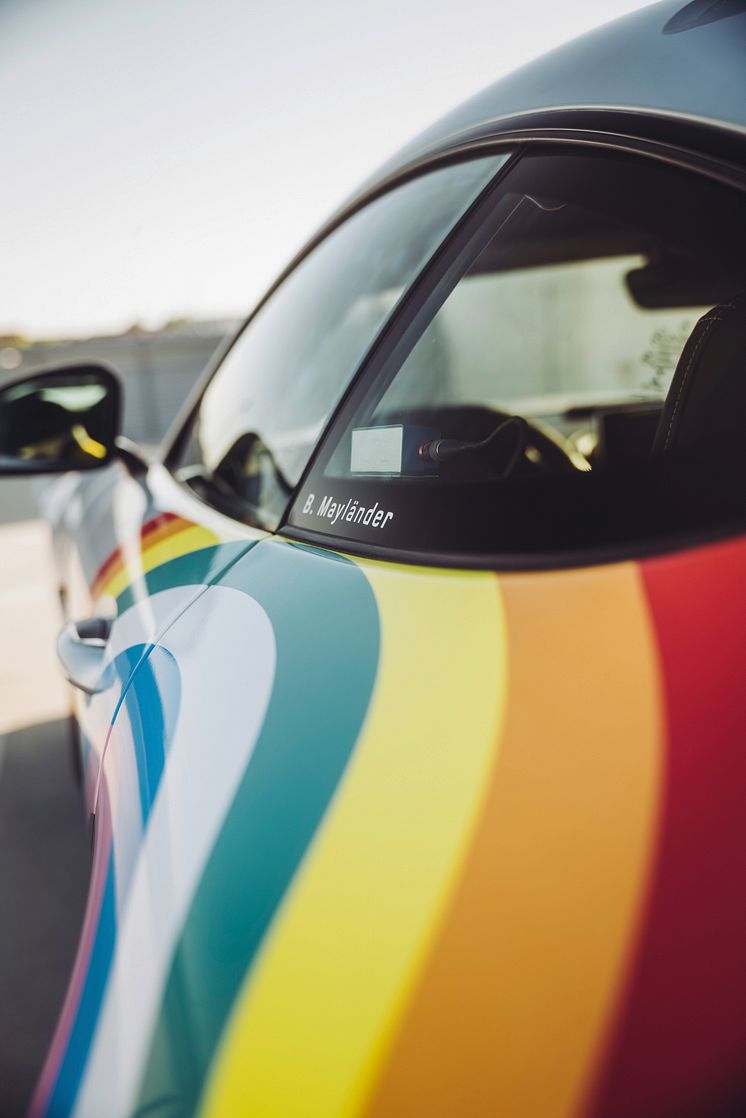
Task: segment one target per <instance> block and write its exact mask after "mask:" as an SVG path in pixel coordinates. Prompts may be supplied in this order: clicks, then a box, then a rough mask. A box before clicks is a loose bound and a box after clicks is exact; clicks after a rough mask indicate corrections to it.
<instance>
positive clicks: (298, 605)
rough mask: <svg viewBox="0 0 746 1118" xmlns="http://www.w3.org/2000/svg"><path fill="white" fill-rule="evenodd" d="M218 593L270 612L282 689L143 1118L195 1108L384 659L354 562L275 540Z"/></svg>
mask: <svg viewBox="0 0 746 1118" xmlns="http://www.w3.org/2000/svg"><path fill="white" fill-rule="evenodd" d="M221 585H224V586H232V587H234V588H236V589H240V590H243V591H245V592H246V593H248V594H250V595H251V596H252V597H253V598H254V599H255V600H256V601H257V602H259V603H260V605H261V606H262V607H263V608H264V610H265V611H266V613H267V614H268V616H269V618H270V621H271V623H272V627H273V630H274V634H275V640H276V647H277V662H276V675H275V684H274V687H273V691H272V695H271V698H270V702H269V706H268V709H267V714H266V718H265V721H264V724H263V726H262V729H261V731H260V735H259V738H258V740H257V743H256V746H255V749H254V752H253V754H252V757H251V760H250V762H249V765H248V767H247V769H246V772H245V774H244V776H243V779H242V781H241V784H240V785H239V787H238V790H237V792H236V796H235V799H234V802H233V804H232V806H231V809H230V811H229V813H228V815H227V817H226V820H225V824H224V826H223V829H222V831H221V833H220V835H219V837H218V839H217V841H216V844H215V847H214V849H213V852H212V855H211V857H210V860H209V862H208V864H207V866H206V868H205V872H204V874H203V877H202V879H201V881H200V884H199V886H198V889H197V892H196V894H195V897H194V899H193V902H192V906H191V909H190V911H189V915H188V917H187V920H186V923H185V926H184V930H183V934H182V938H181V940H180V942H179V944H178V946H177V949H176V952H175V955H174V958H173V961H172V965H171V968H170V972H169V975H168V979H167V984H166V989H165V994H164V998H163V1003H162V1006H161V1012H160V1016H159V1019H158V1021H157V1024H156V1027H155V1031H154V1036H153V1038H152V1045H151V1049H150V1056H149V1061H148V1064H147V1067H146V1069H145V1072H144V1075H143V1079H142V1083H141V1088H140V1094H139V1099H138V1102H137V1107H136V1113H137V1114H138V1115H145V1114H146V1113H151V1114H152V1113H155V1112H157V1113H159V1114H163V1115H169V1116H173V1118H175V1116H177V1115H179V1116H181V1115H190V1114H192V1113H193V1112H194V1110H195V1108H196V1106H197V1104H198V1102H199V1097H200V1093H201V1090H202V1086H203V1082H204V1080H205V1076H206V1074H207V1071H208V1068H209V1065H210V1061H211V1059H212V1056H213V1053H214V1051H215V1047H216V1044H217V1042H218V1040H219V1037H220V1033H221V1030H222V1029H223V1026H224V1023H225V1021H226V1018H227V1016H228V1014H229V1012H230V1009H231V1006H232V1004H233V1001H234V999H235V997H236V994H237V993H238V990H239V988H240V986H241V983H242V981H243V978H244V976H245V974H246V972H247V970H248V968H249V967H250V966H251V964H252V961H253V960H254V958H255V956H256V952H257V950H258V948H259V946H260V944H261V942H262V939H263V937H264V935H265V933H266V931H267V928H268V927H269V925H270V922H271V921H272V918H273V916H274V915H275V912H276V911H277V907H278V905H279V903H280V901H281V900H282V897H283V896H284V894H285V893H286V891H287V888H288V886H289V884H290V882H291V881H292V878H293V876H294V874H295V873H296V871H297V869H298V866H299V864H300V862H301V860H302V858H303V856H304V854H305V852H306V850H307V848H308V846H309V843H310V842H311V841H312V839H313V836H314V834H315V832H316V830H317V828H318V826H319V823H320V821H321V819H322V818H323V816H324V813H325V812H326V810H327V808H328V806H329V802H330V800H331V798H332V796H333V794H334V792H335V789H336V788H337V785H338V783H339V780H340V778H341V776H342V774H343V772H344V769H345V766H346V765H347V762H348V760H349V757H350V754H351V752H352V749H353V747H354V744H355V741H356V740H357V737H358V734H359V732H360V728H361V725H362V722H363V719H364V717H365V712H366V710H367V707H368V702H369V699H370V695H371V692H372V689H373V684H374V681H375V674H376V669H377V664H378V654H379V623H378V612H377V608H376V604H375V599H374V596H373V592H372V590H371V588H370V586H369V584H368V582H367V580H366V579H365V576H364V575H363V574H362V572H361V571H360V569H359V568H358V567H356V566H355V565H353V564H352V563H349V562H348V561H347V560H344V559H341V558H339V557H337V556H333V555H330V554H329V553H324V552H320V551H319V552H317V551H312V550H311V549H305V548H299V547H294V546H290V545H288V544H282V543H278V542H267V543H262V544H260V545H259V546H258V547H256V548H255V549H254V550H253V551H252V552H251V554H250V555H249V556H247V558H246V559H245V560H244V561H243V562H241V563H238V564H236V565H235V566H234V567H233V568H232V569H231V570H230V572H229V573H228V574H227V576H226V577H225V578H223V579H222V580H221ZM205 748H206V749H209V742H205Z"/></svg>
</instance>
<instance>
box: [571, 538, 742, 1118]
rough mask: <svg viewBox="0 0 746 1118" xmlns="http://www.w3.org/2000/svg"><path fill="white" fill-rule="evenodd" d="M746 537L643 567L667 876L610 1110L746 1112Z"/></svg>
mask: <svg viewBox="0 0 746 1118" xmlns="http://www.w3.org/2000/svg"><path fill="white" fill-rule="evenodd" d="M745 567H746V541H744V540H735V541H732V542H730V543H727V544H720V545H718V546H714V547H709V548H703V549H701V550H700V551H690V552H684V553H681V554H678V555H671V556H666V557H662V558H659V559H651V560H648V561H646V562H645V563H642V564H641V568H642V574H643V579H644V584H645V590H646V593H647V596H648V599H649V602H650V609H651V614H652V618H653V621H654V624H655V630H656V635H657V640H658V644H659V648H660V656H661V663H662V670H663V683H664V687H665V695H666V708H667V712H668V718H667V734H668V748H667V753H666V767H665V784H664V793H665V798H664V801H663V804H662V812H661V824H660V834H659V840H658V843H657V847H656V859H655V868H654V877H653V881H652V887H651V891H650V897H649V903H648V906H647V910H646V913H645V920H644V923H643V926H642V929H641V935H640V937H639V943H638V948H637V951H636V955H635V960H634V967H633V968H632V970H631V974H630V980H629V984H628V988H627V991H626V997H625V999H624V1001H623V1003H622V1006H621V1009H620V1013H619V1019H618V1022H617V1029H616V1031H615V1034H614V1037H613V1041H614V1043H613V1046H612V1047H611V1049H610V1052H609V1057H608V1061H607V1066H606V1068H605V1074H604V1075H603V1077H602V1079H601V1082H600V1084H599V1089H598V1091H597V1093H596V1095H595V1098H594V1100H593V1106H592V1107H591V1109H590V1111H589V1113H592V1114H593V1115H597V1116H598V1118H627V1116H628V1115H630V1114H634V1115H636V1116H639V1118H652V1116H655V1118H657V1115H659V1114H675V1115H676V1116H677V1118H699V1116H700V1115H703V1114H706V1115H708V1116H712V1118H716V1116H717V1118H721V1116H722V1118H726V1116H727V1118H735V1116H736V1115H741V1114H746V1062H745V1059H744V1053H746V950H745V948H744V945H745V944H746V888H744V883H745V881H746V749H745V748H744V746H745V745H746V703H745V702H744V666H745V665H746V594H744V577H743V576H744V568H745Z"/></svg>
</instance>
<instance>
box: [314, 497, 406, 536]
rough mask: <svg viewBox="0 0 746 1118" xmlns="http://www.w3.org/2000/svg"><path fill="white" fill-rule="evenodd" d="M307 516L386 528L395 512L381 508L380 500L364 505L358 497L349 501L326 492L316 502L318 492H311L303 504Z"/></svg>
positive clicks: (334, 522) (334, 521)
mask: <svg viewBox="0 0 746 1118" xmlns="http://www.w3.org/2000/svg"><path fill="white" fill-rule="evenodd" d="M303 514H304V515H305V516H321V517H324V519H325V520H329V521H330V523H332V524H336V523H337V522H338V521H345V522H347V523H349V524H363V525H364V526H365V527H366V528H385V527H386V525H387V524H388V523H389V521H390V520H393V519H394V514H393V512H389V511H388V510H387V509H383V508H381V506H380V504H379V503H378V501H376V503H375V504H374V505H364V504H362V503H361V502H360V501H358V500H357V499H356V498H353V497H350V498H349V500H348V501H335V500H334V498H333V497H330V496H328V495H326V494H324V496H323V497H322V498H321V500H320V501H319V502H318V504H317V503H316V494H315V493H309V494H308V496H307V497H306V500H305V502H304V504H303Z"/></svg>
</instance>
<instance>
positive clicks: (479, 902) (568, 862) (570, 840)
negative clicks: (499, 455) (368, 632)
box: [365, 563, 662, 1118]
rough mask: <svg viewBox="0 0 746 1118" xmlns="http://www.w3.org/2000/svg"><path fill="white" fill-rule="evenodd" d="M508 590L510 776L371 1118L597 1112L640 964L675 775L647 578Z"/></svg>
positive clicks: (507, 581)
mask: <svg viewBox="0 0 746 1118" xmlns="http://www.w3.org/2000/svg"><path fill="white" fill-rule="evenodd" d="M500 585H501V590H502V600H503V604H504V609H505V616H506V622H507V630H508V639H509V642H510V668H509V671H510V694H509V697H508V703H507V710H506V716H505V725H504V729H503V734H502V739H501V743H500V764H499V766H498V769H497V771H496V773H495V777H494V780H493V782H492V787H491V789H490V790H489V793H488V797H487V802H486V804H485V810H484V811H483V812H482V815H481V817H480V820H479V824H478V826H477V828H476V832H475V836H474V842H473V844H472V846H471V848H470V851H469V856H468V858H467V861H466V864H465V866H464V869H463V872H462V874H461V875H460V877H459V882H458V886H457V888H456V890H455V891H454V896H453V899H452V902H451V904H450V906H449V911H448V913H447V916H446V917H445V919H444V921H443V924H442V927H441V930H440V932H439V935H438V941H437V944H436V945H435V946H434V949H433V951H432V953H431V955H430V957H429V959H428V964H427V967H426V969H425V972H424V974H423V977H422V981H421V982H420V984H419V986H418V990H417V993H416V996H415V997H414V999H413V1000H412V1002H411V1003H410V1006H409V1009H408V1011H407V1015H406V1019H405V1021H403V1022H402V1027H401V1029H400V1031H399V1033H398V1035H397V1040H396V1044H395V1045H394V1047H393V1050H392V1052H391V1054H390V1057H389V1059H388V1061H387V1066H386V1068H385V1070H384V1071H383V1074H382V1075H381V1076H380V1078H379V1081H378V1085H377V1088H376V1093H375V1099H374V1101H373V1102H372V1105H371V1106H370V1107H369V1108H368V1109H367V1110H366V1111H365V1115H366V1118H394V1116H396V1118H412V1116H413V1115H427V1118H452V1116H454V1115H458V1116H461V1115H465V1116H466V1115H468V1116H469V1118H493V1116H497V1118H539V1116H540V1118H568V1116H570V1115H577V1114H578V1113H582V1109H581V1108H582V1100H583V1098H584V1095H585V1093H586V1092H587V1090H588V1088H589V1086H592V1083H593V1076H594V1072H595V1070H596V1068H597V1066H598V1062H599V1060H600V1059H602V1057H603V1054H604V1046H605V1042H606V1039H607V1036H608V1032H609V1029H610V1027H611V1026H612V1024H613V1021H614V1013H615V1009H616V1006H617V1000H618V998H619V996H620V992H621V991H622V990H623V988H624V981H625V978H626V974H627V966H628V964H629V959H630V953H631V952H632V951H633V950H634V946H635V942H636V935H637V933H638V929H639V920H640V914H641V909H642V906H643V904H644V898H645V896H646V891H647V887H648V883H649V878H648V875H649V872H650V866H651V857H652V852H653V850H654V845H655V840H656V833H657V832H656V828H657V821H658V812H659V810H660V795H661V764H662V728H661V709H660V704H661V691H660V681H659V675H658V670H657V661H656V650H655V638H654V634H653V630H652V626H651V622H650V617H649V613H648V607H647V603H646V599H645V593H644V589H643V587H642V585H641V582H640V576H639V572H638V570H637V568H636V566H635V565H633V564H631V563H627V564H620V565H617V566H613V567H611V566H610V567H598V568H594V569H591V570H586V571H567V572H558V573H552V574H538V573H537V574H526V575H510V576H505V577H503V578H501V580H500Z"/></svg>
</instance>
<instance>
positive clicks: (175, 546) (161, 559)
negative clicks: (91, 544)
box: [98, 524, 219, 598]
mask: <svg viewBox="0 0 746 1118" xmlns="http://www.w3.org/2000/svg"><path fill="white" fill-rule="evenodd" d="M218 542H219V540H218V537H217V536H216V535H215V533H214V532H211V531H209V529H207V528H203V527H202V526H201V525H200V524H190V525H189V526H188V527H185V528H183V529H181V530H180V531H178V532H174V533H173V534H172V535H171V536H168V537H167V538H166V539H162V540H159V541H157V542H156V543H154V544H152V545H151V546H148V538H147V536H146V537H145V539H144V540H143V544H144V545H145V546H144V548H143V550H142V551H139V550H137V553H136V556H137V561H136V562H135V560H134V558H133V554H132V553H130V552H129V551H127V553H126V560H125V564H124V566H122V567H119V568H118V569H117V570H116V571H115V572H114V573H113V574H112V575H111V576H110V577H109V578H108V579H107V580H106V582H105V583H104V584H103V586H102V587H101V590H100V591H99V592H98V593H99V594H100V595H104V594H110V595H111V596H112V597H113V598H116V597H118V596H119V594H121V593H122V591H123V590H126V589H127V587H128V586H131V585H132V583H133V582H135V581H136V580H137V579H138V578H142V576H143V575H145V574H147V572H148V571H152V570H153V568H154V567H159V566H160V565H161V563H167V562H168V561H169V560H170V559H178V557H179V556H180V555H186V554H187V553H188V552H190V551H198V550H199V549H200V548H201V547H211V546H212V545H213V544H216V543H218ZM133 551H134V549H133Z"/></svg>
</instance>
